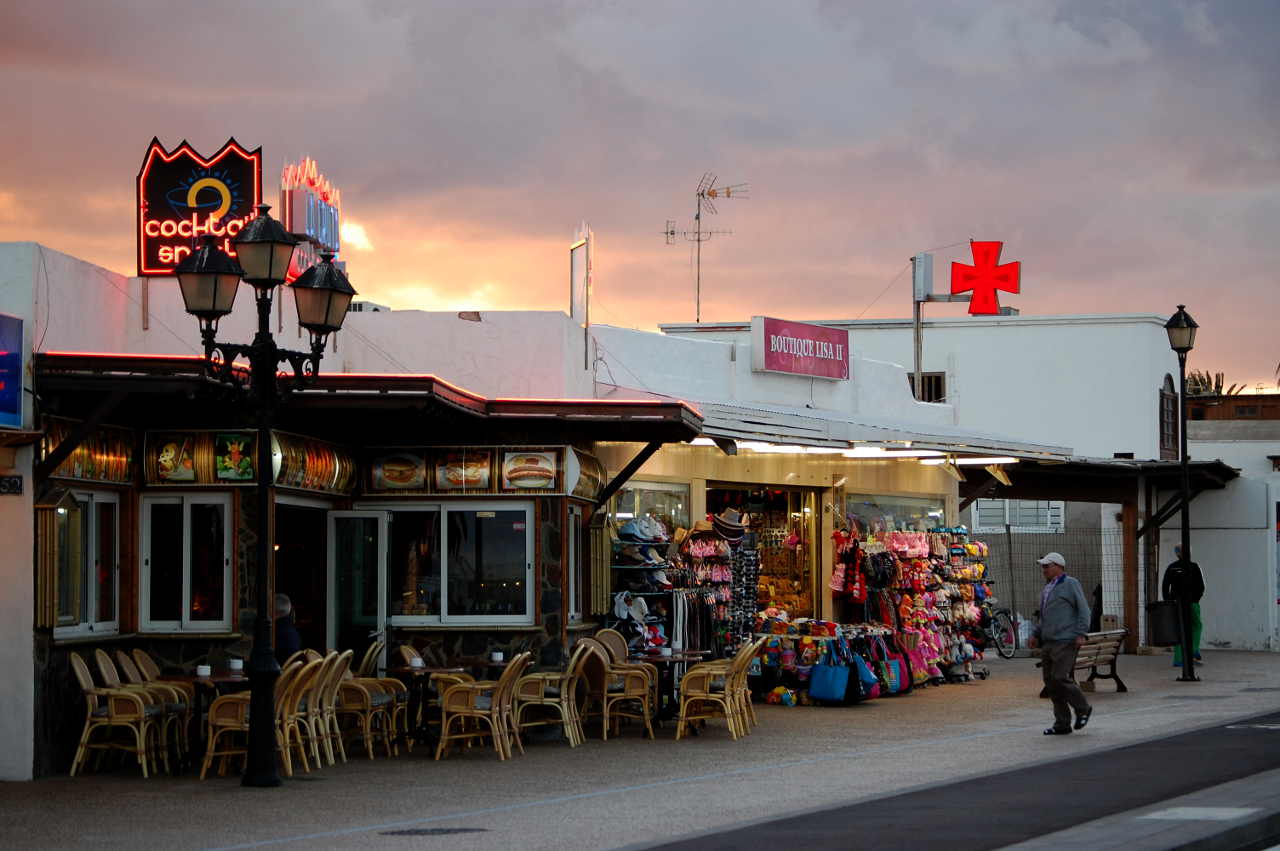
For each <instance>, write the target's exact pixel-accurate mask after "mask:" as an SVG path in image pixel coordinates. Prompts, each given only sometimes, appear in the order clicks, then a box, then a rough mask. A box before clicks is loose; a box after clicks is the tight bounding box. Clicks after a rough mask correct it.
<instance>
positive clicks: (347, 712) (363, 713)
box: [336, 677, 395, 759]
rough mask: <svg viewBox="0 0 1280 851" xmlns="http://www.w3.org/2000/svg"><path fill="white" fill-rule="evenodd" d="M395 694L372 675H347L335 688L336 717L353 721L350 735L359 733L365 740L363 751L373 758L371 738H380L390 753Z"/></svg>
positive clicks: (372, 739) (393, 731)
mask: <svg viewBox="0 0 1280 851" xmlns="http://www.w3.org/2000/svg"><path fill="white" fill-rule="evenodd" d="M394 711H395V697H394V695H393V693H392V692H391V691H390V690H388V689H387V688H386V686H385V684H384V683H383V681H382V680H381V679H378V678H373V677H349V678H346V679H343V680H342V682H341V683H340V684H339V687H338V704H337V708H336V712H337V714H338V718H339V720H341V719H342V718H344V717H349V718H351V719H352V721H354V724H353V725H352V726H351V728H350V730H349V731H348V733H349V734H356V733H358V734H359V735H360V737H361V738H362V739H363V740H364V748H365V753H367V754H368V755H369V759H373V741H374V739H375V738H381V739H382V744H383V747H384V749H385V750H386V753H387V756H391V746H392V744H391V740H392V738H393V737H394V734H395V730H394V726H393V722H392V717H393V716H392V713H393V712H394Z"/></svg>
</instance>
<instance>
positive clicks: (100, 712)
mask: <svg viewBox="0 0 1280 851" xmlns="http://www.w3.org/2000/svg"><path fill="white" fill-rule="evenodd" d="M68 655H69V657H70V660H71V670H72V671H73V672H74V674H75V677H76V680H77V682H79V684H80V690H81V691H82V692H83V693H84V699H85V719H84V730H83V732H81V734H80V744H79V746H78V747H77V748H76V755H75V759H74V760H73V761H72V763H71V776H72V777H75V776H76V772H77V771H79V770H80V769H81V768H83V767H84V763H85V760H86V759H87V758H88V755H89V751H91V750H96V751H98V753H99V756H101V754H102V753H103V752H105V751H108V750H119V751H124V752H126V753H131V754H135V755H136V756H137V758H138V765H139V766H141V768H142V776H143V777H147V776H149V775H148V768H150V770H152V771H154V770H156V754H157V752H159V751H161V750H163V748H162V746H161V744H160V740H161V739H160V729H161V722H162V713H163V712H164V707H163V705H162V704H161V703H160V702H159V701H157V700H156V699H155V698H154V697H153V696H152V695H151V694H149V693H147V692H145V691H142V690H140V689H128V688H124V687H123V686H117V687H106V688H102V687H99V686H96V685H94V682H93V676H92V675H91V674H90V673H89V666H88V665H86V664H85V663H84V660H83V659H81V658H80V654H78V653H70V654H68ZM100 730H101V731H104V732H106V733H108V734H110V733H111V732H113V731H120V732H124V733H125V736H124V737H123V739H121V738H110V737H103V736H101V735H99V736H97V740H96V741H95V740H94V734H95V733H97V732H98V731H100Z"/></svg>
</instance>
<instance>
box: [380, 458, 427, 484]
mask: <svg viewBox="0 0 1280 851" xmlns="http://www.w3.org/2000/svg"><path fill="white" fill-rule="evenodd" d="M425 481H426V465H425V463H424V462H423V460H422V458H420V457H418V456H416V455H388V456H386V457H385V458H381V459H379V460H378V462H377V463H376V464H375V465H374V482H375V484H380V486H381V487H384V488H420V487H422V486H423V484H424V483H425Z"/></svg>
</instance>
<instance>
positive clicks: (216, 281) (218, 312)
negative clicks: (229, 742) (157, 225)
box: [175, 204, 356, 786]
mask: <svg viewBox="0 0 1280 851" xmlns="http://www.w3.org/2000/svg"><path fill="white" fill-rule="evenodd" d="M270 209H271V208H270V207H268V206H267V205H266V204H259V205H258V215H257V217H256V218H254V219H253V220H252V221H250V222H249V224H248V225H246V226H245V228H244V230H242V231H241V232H240V233H239V234H238V235H237V236H236V237H235V239H234V240H233V242H234V244H235V247H236V255H237V258H238V260H239V262H237V261H236V260H235V259H232V258H230V257H228V256H227V255H226V254H224V253H223V252H222V251H220V250H219V249H218V248H217V246H216V245H215V244H214V240H213V238H212V237H207V238H206V241H205V244H204V245H202V246H201V247H200V248H199V249H197V250H196V251H194V252H192V253H191V254H189V255H188V256H187V257H185V258H184V259H183V261H182V263H180V264H179V265H178V267H177V269H176V270H175V274H176V275H177V276H178V285H179V287H180V288H181V290H182V298H183V301H184V302H185V304H186V309H187V312H188V313H190V314H192V315H193V316H195V317H196V318H197V319H199V320H200V337H201V340H202V342H203V343H204V356H205V364H206V369H207V370H208V372H209V374H210V375H211V376H212V377H213V378H215V379H216V380H218V381H219V382H220V383H222V384H224V385H227V386H230V387H232V388H235V389H236V390H238V391H240V392H242V393H243V394H244V398H245V400H246V402H247V403H248V404H249V405H251V406H252V407H253V408H254V409H255V410H256V413H257V420H258V438H257V440H258V553H257V556H258V563H257V566H256V571H255V581H256V582H257V586H258V587H257V605H258V613H257V619H256V620H255V621H254V625H253V651H252V652H251V653H250V655H249V665H248V669H249V685H250V689H251V692H250V701H249V754H248V758H247V760H246V762H245V771H244V778H243V781H242V782H243V784H244V785H245V786H279V785H280V775H279V773H278V772H277V770H276V753H275V751H276V738H275V699H274V693H275V684H276V680H277V679H278V678H279V677H280V665H279V664H278V663H277V662H276V658H275V653H274V649H273V646H272V645H273V640H272V634H271V625H272V615H273V611H272V608H271V597H270V595H269V594H268V586H269V581H270V571H269V569H268V565H269V564H270V560H271V553H272V546H271V545H272V540H271V535H272V533H271V524H270V523H269V522H268V517H269V516H270V512H271V429H272V427H273V426H274V422H275V412H276V408H277V407H278V406H279V404H280V402H281V400H282V399H283V398H284V397H285V395H287V394H288V392H289V391H290V390H291V389H293V388H299V389H300V388H302V387H304V386H305V383H306V379H308V378H311V377H314V376H315V375H316V374H317V373H318V372H319V371H320V358H321V357H323V355H324V347H325V343H326V341H327V340H328V337H329V334H331V333H332V332H334V331H337V330H338V329H339V328H341V327H342V321H343V319H344V318H345V317H346V311H347V306H348V305H350V304H351V298H352V296H354V295H355V294H356V291H355V290H354V289H352V288H351V284H350V282H348V281H347V278H346V276H345V275H343V274H342V272H341V270H339V269H338V268H336V267H335V266H334V265H333V255H332V254H327V255H325V256H324V258H323V259H322V260H321V262H319V263H317V264H316V265H315V266H312V267H311V268H310V269H308V270H307V271H305V272H303V273H302V275H301V276H300V277H299V278H298V280H297V281H295V282H294V286H295V287H296V288H299V289H295V291H294V303H295V306H296V307H297V309H298V324H299V325H301V326H302V327H303V328H306V329H307V331H308V332H309V333H310V336H311V351H310V352H294V351H289V350H286V349H281V348H280V347H278V346H277V345H276V341H275V338H274V337H272V335H271V299H272V296H273V295H274V293H275V289H276V287H278V286H280V285H281V284H283V283H284V280H285V275H286V273H287V272H288V269H289V261H290V260H291V259H292V257H293V250H294V248H295V246H297V244H298V240H297V239H296V238H294V237H293V236H292V235H291V234H289V232H288V231H286V230H285V229H284V228H283V227H282V226H281V225H280V223H279V222H277V221H276V220H275V219H273V218H271V216H270V215H268V213H267V211H268V210H270ZM241 278H243V279H244V281H245V282H246V283H248V284H250V285H251V286H252V287H253V288H254V291H255V294H256V300H257V307H258V333H257V334H256V335H254V338H253V342H252V343H249V344H247V345H246V344H241V343H219V342H218V341H217V340H216V339H215V337H216V334H217V330H218V320H219V319H221V318H222V317H223V316H226V315H227V314H228V313H230V312H231V307H232V304H233V303H234V302H235V294H236V288H237V286H238V284H239V282H240V279H241ZM236 358H245V359H247V360H248V362H249V376H248V380H247V381H246V380H244V379H243V378H242V377H241V376H240V375H239V374H237V373H236V371H235V370H234V369H233V364H234V363H235V360H236ZM284 363H288V364H289V366H290V368H291V369H292V370H293V383H292V386H289V385H286V386H284V387H281V386H280V384H279V383H278V381H277V375H278V372H279V368H280V366H281V364H284Z"/></svg>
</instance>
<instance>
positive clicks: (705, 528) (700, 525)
mask: <svg viewBox="0 0 1280 851" xmlns="http://www.w3.org/2000/svg"><path fill="white" fill-rule="evenodd" d="M712 531H715V529H714V527H713V526H712V525H711V521H709V520H698V521H696V522H695V523H694V524H693V534H695V535H696V534H698V533H699V532H712Z"/></svg>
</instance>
